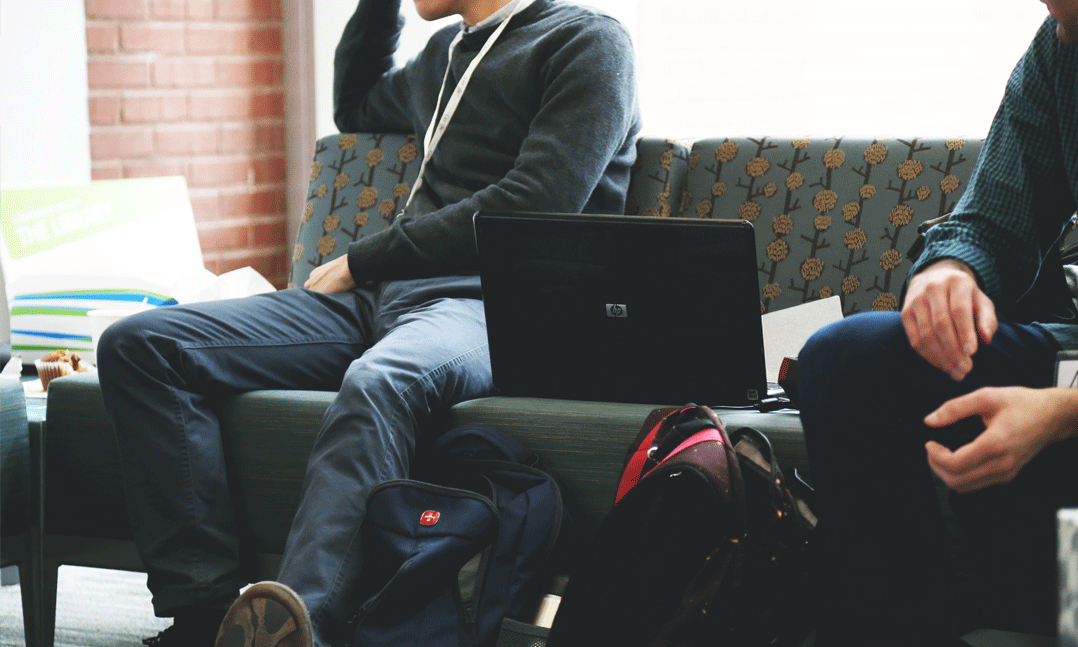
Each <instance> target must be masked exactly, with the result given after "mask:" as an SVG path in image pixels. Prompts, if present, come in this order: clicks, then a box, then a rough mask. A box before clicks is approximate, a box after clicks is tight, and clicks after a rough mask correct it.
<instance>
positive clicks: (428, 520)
mask: <svg viewBox="0 0 1078 647" xmlns="http://www.w3.org/2000/svg"><path fill="white" fill-rule="evenodd" d="M441 518H442V513H441V512H438V511H437V510H427V511H426V512H424V513H423V514H422V516H420V517H419V525H421V526H433V525H434V524H436V523H438V520H439V519H441Z"/></svg>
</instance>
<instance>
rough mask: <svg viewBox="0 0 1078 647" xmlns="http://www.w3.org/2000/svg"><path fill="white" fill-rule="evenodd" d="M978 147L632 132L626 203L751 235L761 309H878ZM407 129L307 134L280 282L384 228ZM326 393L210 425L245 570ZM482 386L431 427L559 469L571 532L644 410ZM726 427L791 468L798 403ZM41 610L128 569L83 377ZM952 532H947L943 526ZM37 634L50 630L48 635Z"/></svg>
mask: <svg viewBox="0 0 1078 647" xmlns="http://www.w3.org/2000/svg"><path fill="white" fill-rule="evenodd" d="M981 144H982V142H981V141H979V140H965V139H960V138H953V139H943V138H937V139H923V138H917V137H897V138H887V139H882V138H881V139H871V138H844V137H834V138H792V137H791V138H782V137H768V136H760V137H741V138H709V139H701V140H698V141H694V142H678V141H672V140H665V139H660V138H645V139H642V140H641V141H640V143H639V146H638V151H639V160H638V163H637V165H636V167H635V168H634V172H633V177H632V185H631V188H630V190H629V195H628V200H627V203H628V204H627V208H626V212H627V213H628V214H633V215H639V216H640V217H643V218H647V217H658V218H663V217H672V216H678V217H689V218H734V219H742V220H747V221H749V222H752V223H753V225H754V227H755V231H756V240H757V256H758V258H757V264H758V266H759V274H758V283H759V294H760V310H761V312H764V313H766V312H774V311H777V310H780V309H784V308H790V307H792V306H796V305H798V304H803V303H807V302H811V301H814V300H817V299H821V298H826V297H830V296H835V295H837V296H838V297H839V299H840V300H841V305H842V312H843V314H844V315H850V314H854V313H858V312H865V311H868V310H893V309H895V308H896V307H897V305H898V297H899V294H900V291H901V287H902V283H903V280H904V277H905V274H906V272H907V270H908V268H909V261H908V260H907V259H906V258H905V251H906V250H907V249H908V248H909V246H910V244H911V243H912V242H913V240H914V238H915V235H916V228H917V226H918V224H920V223H922V222H924V221H926V220H928V219H931V218H935V217H938V216H940V215H942V214H945V213H947V212H948V211H949V210H951V209H952V208H953V207H954V205H955V203H956V202H957V200H958V198H959V197H960V195H961V194H962V192H963V190H964V189H965V187H966V183H967V180H968V179H969V177H970V173H971V171H972V170H973V167H974V165H975V162H976V159H977V155H978V153H979V151H980V148H981ZM419 161H420V158H419V150H418V146H417V141H416V140H415V138H414V137H412V136H408V135H396V134H341V135H334V136H331V137H326V138H324V139H322V140H320V141H319V142H318V143H317V150H316V153H315V159H314V163H313V166H312V168H311V175H310V190H309V194H308V201H307V204H306V208H305V210H304V212H303V214H302V216H301V217H302V224H301V226H300V230H299V236H298V240H297V241H296V245H295V248H294V253H293V257H292V269H291V274H290V285H292V286H295V285H302V283H303V281H304V280H305V278H306V277H307V276H308V275H309V274H310V272H311V270H312V269H313V268H314V267H317V266H319V265H321V264H323V263H326V262H327V261H329V260H331V259H333V258H335V257H336V256H338V255H340V254H342V253H344V251H345V250H346V249H347V247H348V244H349V243H350V242H352V241H354V240H358V239H359V238H362V237H364V236H369V235H371V234H373V233H375V232H377V231H380V230H381V229H382V228H384V227H389V226H392V224H393V219H394V216H395V214H396V213H397V212H398V210H399V208H400V206H401V205H402V204H403V200H405V199H406V197H407V195H408V192H409V189H410V183H411V182H412V180H413V179H414V178H415V175H416V172H417V171H418V168H419ZM333 395H334V394H333V393H329V392H300V391H260V392H255V393H249V394H246V395H242V396H239V397H236V398H232V399H229V400H227V401H225V402H224V403H223V409H222V411H221V422H222V426H223V429H224V432H225V437H226V444H227V449H228V463H229V465H230V468H231V470H232V474H231V483H232V484H233V488H234V491H235V500H236V502H237V504H236V507H237V514H238V515H239V517H240V519H239V521H240V528H241V532H242V535H243V544H244V548H245V549H246V551H247V555H248V557H249V571H250V576H251V578H252V580H257V579H265V578H267V577H272V576H273V575H274V572H275V568H276V565H277V563H278V562H279V558H280V554H281V552H282V550H283V547H284V542H285V537H286V535H287V532H288V529H289V526H290V523H291V521H292V515H293V513H294V511H295V509H296V504H297V502H298V498H299V490H300V486H301V483H302V480H303V474H304V469H305V467H306V462H307V455H308V451H309V448H310V446H311V443H312V441H313V438H314V436H315V434H316V433H317V431H318V428H319V425H320V422H321V416H322V413H323V411H324V410H325V407H326V405H327V404H328V403H329V402H330V400H331V399H332V397H333ZM663 404H682V403H660V402H652V403H639V404H617V403H604V402H585V401H563V400H541V399H534V398H510V397H490V398H484V399H479V400H473V401H469V402H464V403H461V404H458V405H457V406H455V407H453V408H452V409H451V410H450V411H448V412H447V414H446V417H445V420H444V421H443V422H442V423H441V426H450V425H457V424H462V423H466V422H482V423H488V424H492V425H494V426H496V427H499V428H501V429H503V430H505V431H507V432H508V433H510V434H512V435H514V436H516V437H518V438H519V439H521V440H522V441H523V442H524V443H525V444H527V445H529V446H530V447H532V448H533V449H534V450H536V451H537V452H538V453H539V455H540V456H541V458H542V459H543V460H544V462H545V463H546V464H547V465H549V466H550V467H551V468H552V469H553V470H554V472H555V473H556V474H557V476H558V478H559V480H560V482H561V485H562V489H563V492H564V496H565V499H566V503H567V505H568V506H569V509H570V510H571V511H572V513H573V514H574V517H575V519H576V521H577V523H578V525H579V526H580V528H581V529H582V530H583V531H584V534H585V535H587V533H588V532H589V531H590V530H591V529H593V528H594V527H595V525H596V524H597V523H598V522H599V520H600V519H601V518H602V517H603V515H604V514H605V512H606V511H607V510H608V509H609V508H610V506H611V504H612V500H613V495H614V492H615V484H616V474H617V472H618V471H619V469H620V467H621V463H622V460H623V456H624V452H625V449H626V447H627V445H628V443H629V442H630V440H631V439H632V438H633V437H634V435H635V434H636V433H637V431H638V430H639V427H640V425H641V423H642V421H643V420H644V418H645V416H646V414H647V413H648V412H649V411H650V410H651V409H652V408H654V407H655V406H656V405H663ZM719 413H720V415H721V416H722V417H723V418H724V420H725V422H726V424H727V425H728V426H730V427H732V428H737V427H739V426H744V425H751V426H754V427H756V428H758V429H761V430H762V431H764V432H765V433H767V434H768V435H769V437H770V438H771V441H772V443H773V444H774V446H775V449H776V453H777V454H778V456H779V458H780V461H781V462H782V464H783V465H785V466H787V468H788V469H789V468H795V467H796V468H801V469H805V468H806V467H807V462H806V459H805V453H804V446H803V441H802V434H801V426H800V422H799V419H798V415H797V412H796V411H791V410H782V411H775V412H770V413H759V412H753V411H741V410H739V411H734V410H721V409H720V410H719ZM45 445H46V447H45V470H46V472H45V501H44V505H45V520H46V521H45V532H44V540H43V543H44V546H43V553H42V557H43V564H44V565H45V569H44V570H45V575H44V580H45V591H44V598H45V600H46V602H45V604H46V609H45V613H44V615H45V617H46V618H48V619H51V618H52V617H53V612H54V605H55V592H56V588H55V587H56V568H57V567H58V566H59V565H60V564H82V565H89V566H102V567H109V568H124V569H132V570H139V569H141V564H140V562H139V560H138V558H137V555H136V554H135V552H134V548H133V544H132V542H131V539H130V529H129V527H128V522H127V516H126V513H125V511H124V503H123V497H122V492H121V489H120V480H119V464H118V459H117V455H116V447H115V438H114V436H113V432H112V430H111V428H110V425H109V423H108V421H107V419H106V417H105V414H104V410H103V408H102V406H101V400H100V392H99V390H98V386H97V382H96V379H95V378H94V376H93V375H92V374H88V375H77V376H72V377H68V378H63V379H61V380H58V381H56V382H54V383H53V386H52V387H50V390H49V396H48V423H47V435H46V443H45ZM955 540H956V541H959V540H960V537H957V536H956V539H955ZM46 630H47V633H48V635H50V636H51V633H52V628H51V626H49V627H47V628H46Z"/></svg>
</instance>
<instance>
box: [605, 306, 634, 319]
mask: <svg viewBox="0 0 1078 647" xmlns="http://www.w3.org/2000/svg"><path fill="white" fill-rule="evenodd" d="M606 316H608V317H613V318H614V319H624V318H625V317H628V316H629V308H628V306H626V305H625V304H624V303H608V304H606Z"/></svg>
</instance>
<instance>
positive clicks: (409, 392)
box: [98, 276, 493, 644]
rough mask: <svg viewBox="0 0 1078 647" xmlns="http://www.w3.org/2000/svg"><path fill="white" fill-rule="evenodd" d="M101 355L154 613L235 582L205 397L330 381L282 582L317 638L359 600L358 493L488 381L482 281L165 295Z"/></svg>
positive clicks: (217, 437)
mask: <svg viewBox="0 0 1078 647" xmlns="http://www.w3.org/2000/svg"><path fill="white" fill-rule="evenodd" d="M99 349H100V350H99V353H98V363H99V370H100V378H101V388H102V394H103V397H104V401H105V407H106V409H107V411H108V414H109V416H110V418H111V419H112V422H113V424H114V426H115V428H116V434H117V438H118V441H119V447H120V458H121V464H122V467H123V478H124V489H125V496H126V499H127V505H128V509H129V514H130V519H131V528H132V532H133V534H134V538H135V543H136V544H137V546H138V548H139V551H140V553H141V555H142V558H143V560H144V562H145V564H146V568H147V571H148V573H149V588H150V590H151V592H152V593H153V603H154V610H155V612H156V613H157V615H160V616H172V615H174V614H175V612H176V611H177V610H179V609H182V608H184V607H187V606H191V605H197V604H200V603H206V602H211V601H216V600H220V599H222V598H226V597H229V596H231V595H235V593H236V592H237V590H238V589H239V588H240V587H241V586H243V585H245V584H247V582H246V581H245V580H244V578H243V576H242V574H241V572H240V556H239V541H238V537H237V528H236V521H235V517H234V513H233V505H232V502H231V500H230V496H229V489H228V484H227V477H226V474H225V463H224V456H223V451H222V440H221V429H220V424H219V422H218V419H217V406H218V404H219V403H220V402H221V400H222V398H225V397H228V396H231V395H235V394H238V393H243V392H247V391H253V390H257V389H305V390H333V391H339V393H338V395H337V397H336V398H335V399H334V401H333V403H332V404H331V406H330V407H329V409H328V410H327V411H326V414H325V417H324V419H323V421H322V428H321V431H320V433H319V435H318V437H317V439H316V441H315V445H314V448H313V450H312V453H311V456H310V459H309V463H308V469H307V475H306V480H305V483H304V487H303V495H302V500H301V502H300V507H299V510H298V512H297V514H296V517H295V521H294V523H293V525H292V529H291V532H290V535H289V538H288V542H287V547H286V549H285V555H284V562H283V564H282V566H281V572H280V575H279V580H280V581H282V582H284V583H285V584H287V585H289V586H291V587H292V588H293V589H295V590H296V592H297V593H299V595H300V596H301V597H302V598H303V600H304V602H305V603H306V604H307V607H308V610H309V611H310V612H311V618H312V623H313V625H314V628H315V634H316V640H318V642H319V644H327V640H326V635H327V634H329V633H332V632H333V631H334V630H335V629H336V627H337V626H338V625H339V622H340V621H341V620H342V619H344V618H346V617H347V616H348V614H349V613H351V612H353V611H354V610H355V600H354V599H353V598H352V593H353V591H355V589H356V586H355V579H356V577H357V574H358V570H359V563H358V548H359V528H360V523H361V521H362V519H363V515H364V511H365V507H366V498H367V494H368V493H369V491H370V490H371V488H373V487H374V486H375V485H377V484H378V483H381V482H383V481H386V480H389V479H395V478H406V477H407V475H408V469H409V465H410V461H411V457H412V455H413V450H414V447H415V443H416V438H417V435H418V434H419V433H420V432H421V431H422V430H423V429H424V428H425V426H426V425H427V423H428V422H429V421H430V420H431V419H432V418H433V417H435V416H436V415H438V414H441V413H444V412H445V411H446V410H447V409H448V408H449V407H450V406H452V405H453V404H455V403H457V402H461V401H463V400H467V399H472V398H477V397H482V396H485V395H489V394H490V393H491V392H492V391H493V386H492V382H491V377H490V358H489V353H488V351H487V338H486V325H485V319H484V315H483V303H482V301H481V300H480V290H479V279H478V277H474V276H469V277H449V278H439V279H429V280H414V281H397V282H387V283H384V284H379V285H376V286H366V287H360V288H357V289H355V290H353V291H351V292H347V293H342V294H332V295H325V294H319V293H316V292H311V291H308V290H304V289H289V290H283V291H280V292H276V293H272V294H266V295H259V296H255V297H249V298H246V299H239V300H232V301H219V302H210V303H199V304H191V305H188V306H173V307H169V308H160V309H157V310H151V311H147V312H145V313H140V314H137V315H132V316H130V317H127V318H125V319H123V320H121V321H120V322H118V323H116V324H113V325H112V326H110V327H109V328H108V330H107V331H106V333H105V334H104V336H103V337H102V339H101V341H100V344H99Z"/></svg>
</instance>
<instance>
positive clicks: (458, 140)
mask: <svg viewBox="0 0 1078 647" xmlns="http://www.w3.org/2000/svg"><path fill="white" fill-rule="evenodd" d="M399 11H400V0H360V2H359V6H358V8H357V10H356V13H355V15H353V16H352V18H351V20H349V22H348V24H347V26H346V27H345V30H344V34H343V36H342V38H341V42H340V44H339V45H338V47H337V54H336V62H335V68H336V74H335V78H334V104H335V119H336V122H337V126H338V127H339V128H340V129H341V131H342V132H410V133H416V134H417V136H418V137H419V139H420V141H421V140H422V138H423V135H424V133H425V131H426V129H427V126H428V125H429V123H430V120H431V117H432V115H433V113H434V110H435V103H436V102H437V99H438V90H439V88H440V87H441V84H442V77H443V74H444V73H445V69H446V64H447V60H448V48H449V43H450V42H451V41H452V40H453V37H454V36H455V35H456V33H457V32H458V31H459V30H460V29H461V26H460V24H458V25H454V26H452V27H447V28H445V29H443V30H440V31H439V32H437V33H436V34H434V35H433V36H431V38H430V41H429V42H428V43H427V46H426V48H425V49H424V50H423V51H422V52H421V53H420V54H419V55H418V56H417V57H416V58H414V59H413V60H411V61H409V62H408V63H407V64H406V65H404V67H402V68H394V67H393V61H392V55H393V52H394V51H395V49H396V45H397V42H398V39H399V34H400V30H401V27H403V19H402V18H401V17H400V14H399ZM493 30H494V27H487V28H483V29H478V30H474V31H471V32H470V33H468V34H466V35H465V36H464V39H463V41H462V42H461V43H460V44H459V45H458V46H457V48H456V51H455V52H454V55H453V59H452V69H451V70H450V73H449V81H448V87H447V88H446V91H445V97H444V98H443V104H444V103H445V101H446V100H447V99H448V96H449V94H450V93H451V92H452V90H453V88H454V87H455V86H456V83H457V80H458V79H459V78H460V75H461V74H462V73H463V72H464V70H465V69H466V68H467V66H468V63H470V62H471V60H472V59H473V58H474V57H475V55H476V54H477V53H478V51H479V49H480V48H481V47H482V45H483V43H484V42H485V41H486V39H487V38H488V37H489V36H490V34H491V33H492V32H493ZM639 131H640V111H639V107H638V104H637V95H636V75H635V65H634V54H633V48H632V43H631V42H630V39H629V35H628V33H627V32H626V30H625V29H624V27H622V26H621V24H619V23H618V22H617V21H616V20H614V19H613V18H611V17H609V16H606V15H603V14H601V13H598V12H596V11H595V10H592V9H588V8H584V7H581V6H577V5H573V4H569V3H565V2H560V1H558V0H537V1H536V2H534V3H533V4H532V5H531V6H529V7H527V8H526V9H523V10H522V11H521V12H520V13H519V14H517V15H516V16H515V17H513V19H512V20H511V21H510V23H509V25H508V26H507V28H506V30H505V32H504V33H503V34H502V35H501V37H500V38H499V39H498V41H497V42H496V44H495V45H494V47H493V48H492V49H491V50H490V52H489V53H488V54H487V56H486V57H485V58H484V59H483V60H482V62H481V63H480V65H479V67H478V69H477V70H476V72H475V75H474V76H473V77H472V81H471V84H470V85H469V86H468V89H467V91H466V92H465V94H464V97H463V100H462V101H461V104H460V106H459V108H458V109H457V111H456V114H455V115H454V116H453V119H452V122H451V123H450V124H449V127H448V129H447V130H446V132H445V134H444V136H443V138H442V141H441V143H440V144H439V146H438V147H437V149H436V151H435V154H434V156H433V158H432V159H431V161H430V163H429V165H428V166H427V170H426V172H425V174H424V185H423V188H422V189H421V190H420V192H419V193H418V194H417V195H416V198H415V200H414V201H413V202H412V206H411V207H410V208H409V210H408V212H407V213H406V214H405V215H404V216H403V217H401V218H398V219H397V220H396V221H395V222H394V224H393V226H391V227H389V228H387V229H386V230H384V231H382V232H380V233H378V234H375V235H373V236H368V237H366V238H363V239H360V240H359V241H357V242H355V243H352V245H351V246H350V247H349V250H348V266H349V269H350V270H351V273H352V276H353V278H354V279H355V280H356V281H357V282H363V281H368V280H383V279H398V278H411V277H419V276H437V275H446V274H454V273H474V272H475V271H477V267H478V263H477V257H476V252H475V238H474V233H473V229H472V215H473V214H474V213H475V212H476V211H477V210H480V209H487V210H490V209H495V210H517V211H533V212H568V213H579V212H587V213H622V212H623V210H624V201H625V193H626V190H627V189H628V185H629V172H630V168H631V167H632V164H633V162H634V161H635V158H636V148H635V145H636V139H637V135H638V133H639Z"/></svg>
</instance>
